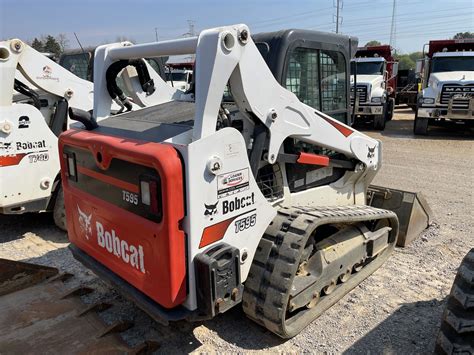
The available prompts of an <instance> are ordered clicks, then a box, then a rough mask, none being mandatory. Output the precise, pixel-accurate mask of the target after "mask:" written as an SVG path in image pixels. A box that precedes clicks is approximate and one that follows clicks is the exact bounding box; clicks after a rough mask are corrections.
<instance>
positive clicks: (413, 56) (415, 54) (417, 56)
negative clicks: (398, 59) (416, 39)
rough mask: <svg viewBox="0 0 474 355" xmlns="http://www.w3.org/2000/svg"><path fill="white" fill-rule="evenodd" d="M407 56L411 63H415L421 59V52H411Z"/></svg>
mask: <svg viewBox="0 0 474 355" xmlns="http://www.w3.org/2000/svg"><path fill="white" fill-rule="evenodd" d="M408 56H409V57H410V59H411V60H413V62H416V61H417V60H418V59H423V52H413V53H410V54H408Z"/></svg>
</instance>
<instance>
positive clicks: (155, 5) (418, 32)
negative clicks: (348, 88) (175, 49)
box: [0, 0, 474, 53]
mask: <svg viewBox="0 0 474 355" xmlns="http://www.w3.org/2000/svg"><path fill="white" fill-rule="evenodd" d="M336 1H337V0H286V1H281V0H273V1H267V0H253V1H248V0H239V1H225V0H221V1H213V0H200V1H189V0H181V1H178V0H175V1H160V0H134V1H132V0H129V1H122V0H114V1H111V0H95V1H93V0H82V1H64V0H60V1H58V0H0V39H1V40H4V39H9V38H20V39H22V40H24V41H31V40H32V39H33V38H35V37H39V36H41V35H47V34H51V35H53V36H56V35H58V34H59V33H64V34H66V36H67V38H68V40H69V42H68V47H69V48H71V49H72V48H78V44H77V41H76V39H75V37H74V32H75V33H76V34H77V36H78V38H79V40H80V41H81V43H82V45H83V46H93V45H98V44H104V43H110V42H116V41H117V39H118V38H119V37H120V38H127V39H130V40H133V41H134V42H137V43H144V42H153V41H155V38H156V35H158V38H159V40H166V39H172V38H178V37H182V36H183V34H185V33H187V32H189V26H188V20H191V21H193V23H194V27H195V31H196V33H198V32H199V31H200V30H202V29H206V28H211V27H217V26H222V25H230V24H235V23H245V24H247V25H248V26H249V27H250V31H251V33H252V32H253V33H259V32H268V31H274V30H281V29H287V28H302V29H314V30H320V31H327V32H334V31H335V27H336V25H335V20H334V17H335V13H336V8H335V3H336ZM339 1H341V2H342V10H341V12H340V15H341V17H342V20H341V21H342V23H341V24H340V26H339V32H340V33H343V34H346V35H350V36H355V37H358V38H359V44H360V45H364V44H365V43H367V42H368V41H370V40H378V41H380V42H382V43H389V41H390V32H391V30H390V28H391V20H392V10H393V1H394V0H372V1H370V0H339ZM395 1H396V11H395V13H396V17H395V18H396V21H395V29H396V31H395V37H394V43H392V45H393V46H394V47H395V48H397V50H398V51H399V52H401V53H410V52H414V51H421V50H422V48H423V44H425V43H427V42H428V41H429V40H431V39H446V38H450V37H452V36H453V35H454V34H456V33H457V32H465V31H471V32H474V0H395ZM155 29H156V31H155Z"/></svg>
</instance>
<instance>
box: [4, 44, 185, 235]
mask: <svg viewBox="0 0 474 355" xmlns="http://www.w3.org/2000/svg"><path fill="white" fill-rule="evenodd" d="M128 45H130V43H127V42H124V43H117V44H113V45H112V46H115V47H123V46H128ZM124 68H125V69H126V70H123V71H122V69H124ZM119 73H121V74H120V75H121V78H122V79H123V81H122V83H123V85H122V86H125V87H124V91H125V92H126V94H124V93H123V91H122V90H121V89H120V88H119V87H118V85H117V82H116V80H115V79H116V78H117V76H118V75H119ZM109 77H110V80H109V85H108V87H107V89H108V90H109V92H110V94H111V95H112V96H113V97H114V104H113V108H112V113H113V114H117V113H120V112H122V111H126V110H132V109H137V108H140V107H144V106H149V105H152V104H157V103H161V102H163V101H166V100H169V99H170V97H172V96H173V95H174V94H175V93H176V90H173V89H172V88H171V87H169V85H167V84H166V83H165V82H164V81H163V80H162V79H161V77H160V76H159V75H158V74H157V73H156V72H155V71H154V70H153V69H152V67H151V66H150V65H149V64H148V63H147V62H146V61H144V60H141V59H138V60H135V61H122V62H120V63H118V64H117V65H116V66H115V67H114V68H111V70H110V71H109ZM0 85H1V91H0V213H3V214H21V213H25V212H39V211H51V210H54V219H55V222H56V224H57V225H58V226H59V227H60V228H63V229H65V228H66V226H65V218H64V206H63V202H62V195H61V191H60V190H61V189H60V187H61V184H60V176H59V156H58V147H57V145H58V144H57V142H58V136H59V134H60V133H61V132H63V131H64V130H66V129H67V127H69V124H70V123H71V121H70V120H69V119H68V116H67V112H68V108H75V109H81V110H84V111H89V110H91V109H92V107H93V83H92V82H90V81H87V80H83V79H81V78H79V77H77V76H76V75H74V74H72V73H71V72H69V71H68V70H66V69H65V68H63V67H61V66H60V65H58V64H56V63H55V62H54V61H52V60H50V59H49V58H47V57H46V56H44V55H42V54H41V53H39V52H37V51H36V50H34V49H33V48H31V47H30V46H28V45H27V44H25V43H24V42H22V41H21V40H18V39H14V40H9V41H3V42H0Z"/></svg>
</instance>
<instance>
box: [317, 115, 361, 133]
mask: <svg viewBox="0 0 474 355" xmlns="http://www.w3.org/2000/svg"><path fill="white" fill-rule="evenodd" d="M323 118H324V119H325V120H326V122H327V123H329V124H330V125H332V126H333V127H334V128H335V129H337V130H338V131H339V132H341V133H342V134H343V135H344V137H349V136H350V135H351V134H352V133H354V131H353V130H352V129H350V128H347V127H346V126H344V125H342V124H340V123H338V122H337V121H334V120H332V119H329V118H326V117H323Z"/></svg>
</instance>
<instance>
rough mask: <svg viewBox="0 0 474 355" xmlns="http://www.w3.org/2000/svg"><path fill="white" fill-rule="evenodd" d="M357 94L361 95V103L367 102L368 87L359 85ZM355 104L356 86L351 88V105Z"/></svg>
mask: <svg viewBox="0 0 474 355" xmlns="http://www.w3.org/2000/svg"><path fill="white" fill-rule="evenodd" d="M357 94H358V95H359V103H364V102H367V86H366V85H357ZM353 104H354V86H352V87H351V105H353Z"/></svg>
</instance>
